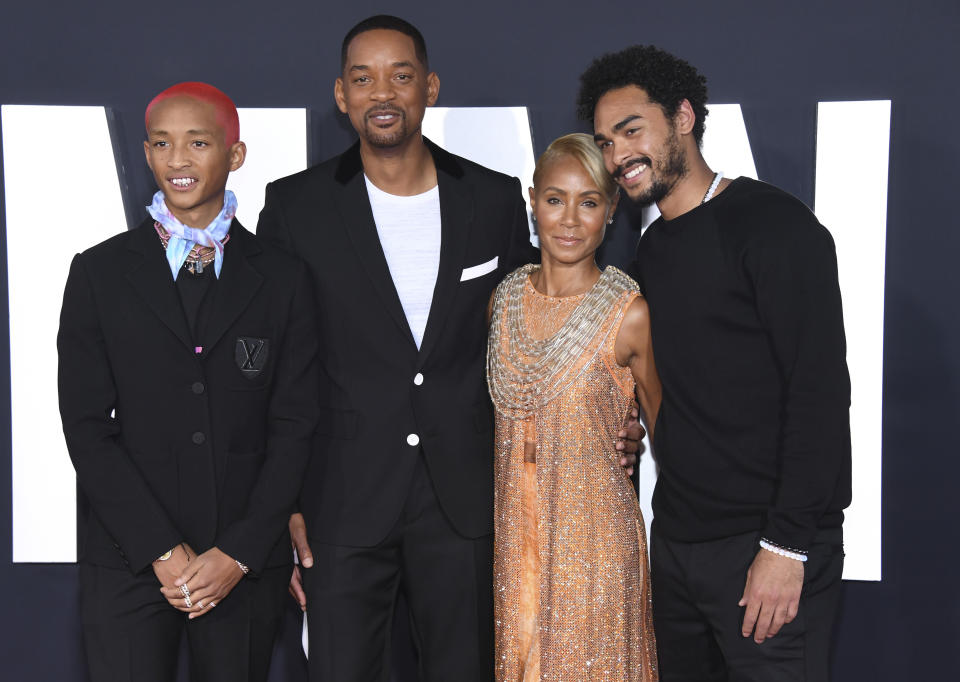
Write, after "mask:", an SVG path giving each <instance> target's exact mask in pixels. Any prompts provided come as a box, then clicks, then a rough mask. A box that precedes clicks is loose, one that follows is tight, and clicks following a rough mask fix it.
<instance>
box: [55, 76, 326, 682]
mask: <svg viewBox="0 0 960 682" xmlns="http://www.w3.org/2000/svg"><path fill="white" fill-rule="evenodd" d="M145 122H146V128H147V140H146V141H145V142H144V153H145V155H146V160H147V164H148V165H149V166H150V169H151V171H152V172H153V175H154V178H155V179H156V182H157V186H158V187H159V191H158V192H157V193H156V194H155V195H154V197H153V202H152V204H151V205H150V206H148V207H147V211H148V213H149V214H150V215H149V217H147V218H146V219H145V220H144V221H143V223H142V224H141V225H140V226H139V227H137V228H135V229H133V230H130V231H127V232H123V233H122V234H119V235H117V236H115V237H113V238H111V239H109V240H107V241H105V242H103V243H102V244H99V245H97V246H94V247H93V248H91V249H89V250H87V251H85V252H83V253H81V254H78V255H77V256H76V257H75V258H74V260H73V264H72V265H71V268H70V275H69V278H68V280H67V285H66V291H65V293H64V302H63V310H62V313H61V319H60V333H59V335H58V339H57V346H58V350H59V356H60V412H61V416H62V418H63V429H64V434H65V436H66V440H67V447H68V449H69V452H70V457H71V459H72V460H73V463H74V466H75V468H76V470H77V478H78V481H79V484H80V488H81V490H82V491H83V498H84V500H85V502H86V506H87V510H88V512H89V513H88V514H87V519H86V533H85V539H84V540H83V542H82V547H81V552H80V593H81V594H80V596H81V615H82V619H83V634H84V645H85V648H86V652H87V662H88V665H89V670H90V677H91V679H92V680H94V681H95V682H99V681H106V680H110V681H114V680H129V681H130V682H134V681H136V682H148V681H156V682H161V681H170V680H173V679H174V677H175V675H176V670H177V653H178V650H179V642H180V638H181V635H182V634H183V632H184V631H186V635H187V640H188V642H189V644H190V651H191V657H190V658H191V671H192V676H191V679H193V680H194V681H195V682H196V681H198V680H203V681H205V682H206V681H209V682H214V681H219V680H223V681H225V682H226V681H228V680H229V681H230V682H233V681H234V680H239V679H243V680H265V679H266V676H267V672H268V669H269V661H270V654H271V652H272V649H273V641H274V636H275V634H276V629H277V625H278V623H279V617H280V613H281V605H282V600H283V599H284V594H285V591H286V583H287V580H288V578H289V574H290V563H291V556H290V549H289V542H290V541H289V539H288V538H287V537H286V524H287V519H288V517H289V515H290V511H291V507H292V506H293V503H294V500H295V498H296V495H297V492H298V490H299V483H300V479H301V476H302V474H303V470H304V467H305V466H306V462H307V458H308V455H309V448H310V439H311V437H312V434H313V431H314V428H315V421H316V386H317V380H316V378H315V362H316V354H317V334H316V327H315V323H314V310H315V306H314V303H313V297H312V289H311V286H310V284H309V280H308V278H307V275H306V272H305V269H304V267H303V266H302V265H301V264H300V263H299V261H297V260H296V259H294V258H291V257H290V256H287V255H285V254H283V253H281V252H280V251H279V250H277V249H275V248H273V247H271V246H269V245H266V244H264V243H263V242H262V241H261V240H259V239H257V238H256V237H255V236H254V235H252V234H250V233H249V232H247V231H246V230H245V229H244V228H243V226H241V225H240V223H239V222H237V220H236V218H235V217H234V216H235V214H236V205H237V204H236V198H235V197H234V196H233V193H232V192H230V191H228V190H226V183H227V177H228V175H229V173H230V172H231V171H233V170H236V169H237V168H239V167H240V166H241V165H242V164H243V161H244V156H245V154H246V147H245V146H244V144H243V142H241V141H240V140H239V120H238V116H237V110H236V107H235V106H234V105H233V102H231V101H230V99H229V98H228V97H227V96H226V95H225V94H224V93H222V92H220V91H219V90H217V89H216V88H214V87H212V86H210V85H206V84H204V83H181V84H179V85H176V86H173V87H172V88H169V89H168V90H165V91H164V92H162V93H160V94H159V95H158V96H157V97H156V98H154V100H153V101H152V102H151V103H150V105H149V106H148V107H147V112H146V119H145Z"/></svg>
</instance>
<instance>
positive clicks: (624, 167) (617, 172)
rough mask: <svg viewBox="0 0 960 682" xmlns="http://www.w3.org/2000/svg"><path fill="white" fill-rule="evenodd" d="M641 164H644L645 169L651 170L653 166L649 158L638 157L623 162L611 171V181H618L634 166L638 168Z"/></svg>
mask: <svg viewBox="0 0 960 682" xmlns="http://www.w3.org/2000/svg"><path fill="white" fill-rule="evenodd" d="M641 163H642V164H645V165H646V167H647V168H651V167H652V166H653V163H652V162H651V161H650V157H647V156H638V157H636V158H633V159H629V160H627V161H624V162H623V163H621V164H620V165H619V166H617V167H616V169H614V171H613V179H614V180H619V179H620V178H621V176H623V174H624V173H626V172H627V171H629V170H630V169H631V168H633V167H634V166H639V165H640V164H641Z"/></svg>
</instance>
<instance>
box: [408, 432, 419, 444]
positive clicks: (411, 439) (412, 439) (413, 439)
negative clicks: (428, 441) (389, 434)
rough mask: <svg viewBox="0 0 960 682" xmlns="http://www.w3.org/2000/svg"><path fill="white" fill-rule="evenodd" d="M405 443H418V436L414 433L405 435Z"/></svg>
mask: <svg viewBox="0 0 960 682" xmlns="http://www.w3.org/2000/svg"><path fill="white" fill-rule="evenodd" d="M407 445H420V436H418V435H417V434H415V433H411V434H410V435H409V436H407Z"/></svg>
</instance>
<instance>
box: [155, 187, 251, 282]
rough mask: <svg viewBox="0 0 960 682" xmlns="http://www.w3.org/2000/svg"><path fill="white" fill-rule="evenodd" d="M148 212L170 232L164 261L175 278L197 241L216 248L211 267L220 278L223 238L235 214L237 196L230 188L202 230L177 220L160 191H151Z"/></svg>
mask: <svg viewBox="0 0 960 682" xmlns="http://www.w3.org/2000/svg"><path fill="white" fill-rule="evenodd" d="M147 212H148V213H149V214H150V215H151V216H153V219H154V220H156V221H157V222H158V223H160V224H161V225H162V226H163V229H165V230H166V231H167V232H168V233H169V234H170V241H169V242H168V243H167V262H168V263H169V264H170V272H171V273H173V279H174V281H176V279H177V275H178V274H179V273H180V268H182V267H183V264H184V262H185V261H186V260H187V256H188V255H190V249H192V248H193V247H194V246H196V245H197V244H199V245H200V246H212V247H214V248H215V249H216V254H215V255H214V261H213V270H214V273H215V274H216V276H217V279H220V268H222V267H223V239H224V237H226V236H227V233H228V232H229V231H230V223H231V222H233V217H234V216H235V215H236V214H237V197H236V196H235V195H234V194H233V192H231V191H230V190H227V191H226V192H224V195H223V208H222V209H221V210H220V213H219V214H218V215H217V217H216V218H214V219H213V222H212V223H210V224H209V225H207V226H206V228H204V229H202V230H198V229H196V228H193V227H187V226H186V225H184V224H183V223H181V222H180V221H179V220H177V219H176V218H175V217H174V215H173V214H172V213H171V212H170V209H169V208H167V204H166V202H165V201H164V200H163V192H157V193H156V194H154V195H153V203H152V204H150V205H149V206H147Z"/></svg>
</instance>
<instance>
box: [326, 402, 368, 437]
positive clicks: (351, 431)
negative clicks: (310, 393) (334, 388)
mask: <svg viewBox="0 0 960 682" xmlns="http://www.w3.org/2000/svg"><path fill="white" fill-rule="evenodd" d="M359 427H360V413H359V412H357V411H356V410H338V409H336V408H334V407H321V408H320V417H319V419H318V420H317V433H318V434H320V435H323V436H330V437H331V438H342V439H344V440H350V439H353V438H356V437H357V431H358V430H359Z"/></svg>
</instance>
